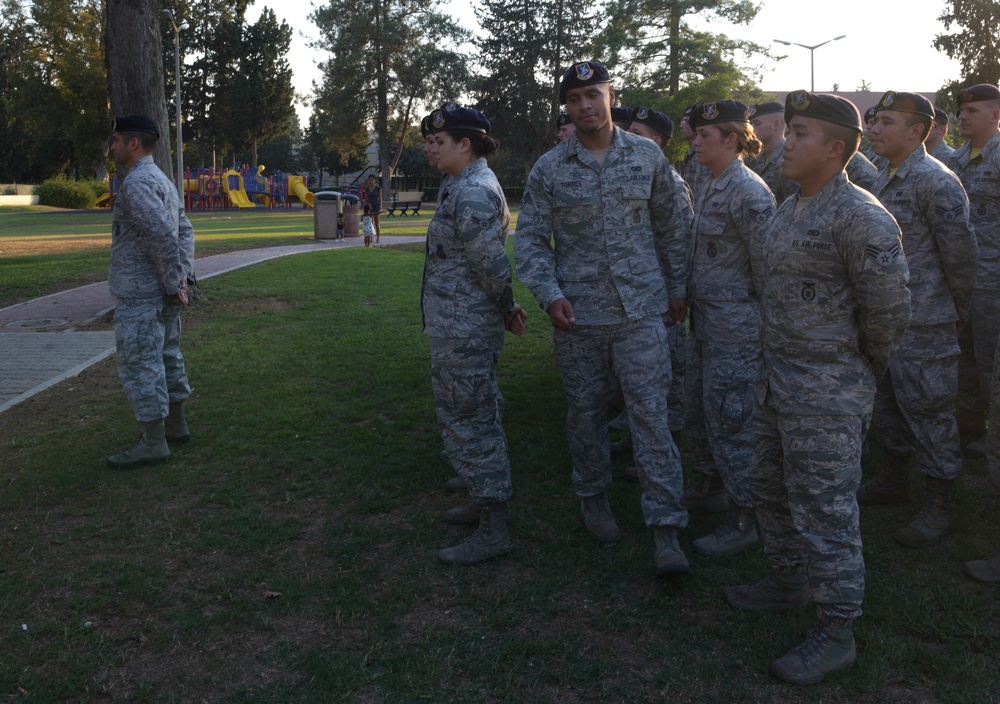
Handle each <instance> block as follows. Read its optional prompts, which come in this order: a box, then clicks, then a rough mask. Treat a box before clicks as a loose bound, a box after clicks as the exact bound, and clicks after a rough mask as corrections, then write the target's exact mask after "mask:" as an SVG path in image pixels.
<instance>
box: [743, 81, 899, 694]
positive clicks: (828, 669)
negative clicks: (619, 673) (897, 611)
mask: <svg viewBox="0 0 1000 704" xmlns="http://www.w3.org/2000/svg"><path fill="white" fill-rule="evenodd" d="M785 122H786V123H787V124H788V134H787V135H786V138H785V161H784V167H785V175H786V176H788V177H789V178H792V179H794V180H796V181H798V182H799V188H800V190H799V193H798V195H797V197H796V198H794V199H793V198H790V199H788V200H787V201H785V202H784V203H783V204H782V205H781V206H780V207H779V208H778V212H777V213H776V214H775V216H774V218H773V219H772V220H771V226H770V228H769V229H768V233H767V238H766V240H765V243H766V244H765V249H764V270H765V271H766V272H767V277H766V278H765V279H764V285H763V290H762V292H761V295H760V301H761V309H762V317H761V324H762V330H761V332H762V339H763V345H764V363H763V365H762V368H761V377H760V379H759V382H758V384H757V389H756V404H755V409H754V421H753V435H754V448H753V454H752V458H751V465H750V484H751V495H752V497H753V502H754V507H755V508H756V510H757V520H758V523H759V525H760V528H761V532H762V535H763V538H764V551H765V553H766V554H767V557H768V560H769V561H770V563H771V569H772V572H771V574H770V575H769V576H768V577H767V578H765V579H764V580H762V581H761V582H758V583H756V584H752V585H745V586H739V587H730V588H729V589H727V590H726V598H727V599H728V601H729V603H730V604H731V605H733V606H735V607H737V608H743V609H749V610H757V611H763V610H786V609H800V608H805V607H806V606H807V605H808V604H809V603H810V602H815V604H816V610H817V620H816V624H815V626H814V628H813V631H812V633H811V635H810V636H809V638H808V639H807V640H806V641H805V642H804V643H802V644H801V645H799V646H798V647H796V648H794V649H793V650H792V651H791V652H789V653H788V654H786V655H785V656H783V657H781V658H779V659H778V660H775V661H774V662H773V663H772V664H771V673H772V674H774V675H775V676H777V677H779V678H781V679H783V680H786V681H789V682H793V683H796V684H814V683H816V682H820V681H822V680H823V679H824V678H825V677H826V676H827V675H829V674H831V673H833V672H837V671H839V670H842V669H845V668H848V667H851V666H852V665H853V664H854V662H855V660H856V657H857V655H856V649H855V645H854V636H853V634H852V623H853V621H854V619H856V618H858V617H859V616H860V615H861V602H862V598H863V596H864V577H865V567H864V560H863V559H862V553H861V531H860V525H859V516H858V505H857V501H856V498H855V494H856V492H857V489H858V484H859V481H860V478H861V442H862V436H863V434H864V432H865V430H866V428H867V425H868V422H869V419H870V417H871V412H872V403H873V400H874V395H875V380H876V379H877V378H878V377H879V376H881V375H882V374H883V373H884V372H885V371H886V369H887V368H888V366H889V360H890V359H891V357H892V355H893V353H894V351H895V350H896V349H897V348H898V346H899V343H900V339H901V338H902V336H903V332H904V331H905V329H906V326H907V325H908V324H909V321H910V295H909V292H908V291H907V288H906V283H907V278H908V275H907V267H906V259H905V257H904V255H903V250H902V244H901V242H900V232H899V228H898V226H897V225H896V222H895V221H894V220H893V218H892V216H891V215H889V213H888V212H886V210H885V209H884V208H883V207H882V206H881V205H879V203H878V201H877V200H876V199H875V198H874V197H873V196H871V195H870V194H868V193H866V192H864V191H862V190H861V189H859V188H857V187H856V186H854V185H853V184H851V183H849V182H848V180H847V176H846V174H845V173H843V168H844V166H845V165H846V163H847V161H848V159H849V158H850V155H851V154H852V153H853V152H854V151H855V150H856V149H857V146H858V143H859V141H860V138H861V116H860V115H859V114H858V111H857V108H856V107H854V105H853V104H852V103H850V102H849V101H847V100H845V99H843V98H840V97H838V96H835V95H829V94H815V93H810V92H809V91H804V90H803V91H795V92H792V93H790V94H789V95H788V96H787V98H786V100H785Z"/></svg>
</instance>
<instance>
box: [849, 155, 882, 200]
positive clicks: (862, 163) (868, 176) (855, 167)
mask: <svg viewBox="0 0 1000 704" xmlns="http://www.w3.org/2000/svg"><path fill="white" fill-rule="evenodd" d="M847 178H848V180H850V182H851V183H853V184H854V185H855V186H857V187H858V188H863V189H865V190H866V191H868V192H869V193H871V192H872V189H873V188H875V179H877V178H878V168H876V166H875V164H873V163H872V162H871V161H870V160H869V159H868V157H866V156H865V155H864V154H862V153H861V152H855V153H854V156H853V157H851V161H850V163H849V164H848V165H847Z"/></svg>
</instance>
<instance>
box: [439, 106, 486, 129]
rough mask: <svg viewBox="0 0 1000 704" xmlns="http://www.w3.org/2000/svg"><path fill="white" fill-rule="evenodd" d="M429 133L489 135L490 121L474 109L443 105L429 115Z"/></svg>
mask: <svg viewBox="0 0 1000 704" xmlns="http://www.w3.org/2000/svg"><path fill="white" fill-rule="evenodd" d="M430 128H431V132H448V131H450V130H472V131H473V132H482V133H483V134H489V133H490V121H489V120H487V119H486V116H485V115H483V113H481V112H479V111H478V110H476V109H475V108H463V107H461V106H460V105H458V104H456V103H445V104H444V106H443V107H441V108H438V109H437V110H435V111H434V112H432V113H431V119H430Z"/></svg>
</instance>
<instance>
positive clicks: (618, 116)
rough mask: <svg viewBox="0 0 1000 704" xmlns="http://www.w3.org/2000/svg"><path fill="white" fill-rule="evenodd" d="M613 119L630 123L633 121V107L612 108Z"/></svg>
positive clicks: (613, 120)
mask: <svg viewBox="0 0 1000 704" xmlns="http://www.w3.org/2000/svg"><path fill="white" fill-rule="evenodd" d="M611 121H612V122H621V123H624V124H628V123H630V122H632V108H625V107H618V108H611Z"/></svg>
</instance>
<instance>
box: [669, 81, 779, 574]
mask: <svg viewBox="0 0 1000 704" xmlns="http://www.w3.org/2000/svg"><path fill="white" fill-rule="evenodd" d="M749 112H750V111H749V108H748V107H747V106H746V105H744V104H743V103H740V102H738V101H735V100H719V101H716V102H714V103H704V104H701V105H698V106H697V107H696V108H695V110H694V111H693V112H692V114H691V116H690V121H689V124H690V127H691V128H692V129H693V130H694V131H695V132H696V135H695V138H694V141H693V142H692V146H693V147H694V150H695V154H696V156H697V159H698V161H699V163H701V164H703V165H705V166H706V167H708V170H709V171H710V172H711V175H712V180H711V181H710V182H709V183H708V184H707V185H706V186H705V188H704V190H703V191H702V192H701V193H700V194H699V195H698V199H697V203H696V204H695V221H694V228H693V229H694V243H693V245H692V261H691V281H690V285H689V287H688V295H689V296H690V305H691V311H692V312H691V328H692V330H693V340H692V343H691V345H690V359H689V362H688V372H687V383H688V404H689V416H690V417H693V418H697V417H699V416H702V415H703V417H704V429H703V431H702V432H700V433H697V432H690V431H689V433H688V442H689V443H690V444H691V445H692V450H694V451H695V454H699V451H701V454H703V455H707V456H710V457H711V460H712V461H713V462H714V464H715V469H716V470H717V472H718V476H719V477H720V478H721V479H722V483H723V485H724V488H725V491H726V495H727V496H728V497H729V502H730V508H729V513H728V514H727V517H726V520H725V521H724V523H723V524H722V525H721V526H719V527H718V528H716V529H715V530H714V531H712V532H711V533H709V534H708V535H706V536H704V537H702V538H699V539H698V540H696V541H694V549H695V551H696V552H698V553H700V554H702V555H710V556H715V557H718V556H722V555H732V554H735V553H738V552H741V551H743V550H745V549H747V548H749V547H750V546H752V545H753V544H754V543H756V542H757V530H756V527H755V524H754V513H753V507H752V505H751V501H750V473H749V470H750V419H751V414H752V411H753V400H754V399H753V385H754V381H755V379H756V377H757V370H758V366H759V364H760V359H761V354H762V351H761V342H760V321H759V318H760V304H759V300H758V294H757V292H758V291H759V290H760V287H759V286H757V285H755V280H757V279H758V277H760V276H761V274H762V272H761V271H760V268H761V265H760V261H761V259H760V257H761V255H762V243H763V239H764V233H765V231H766V228H767V224H768V221H769V220H770V218H771V216H772V215H773V214H774V210H775V204H774V197H773V196H772V195H771V191H770V189H768V187H767V184H765V183H764V181H763V180H761V178H760V177H759V176H757V174H755V173H753V172H752V171H751V170H750V169H749V168H747V167H746V166H745V165H744V164H743V159H742V157H743V156H745V155H749V156H756V155H758V154H759V153H760V150H761V142H760V140H758V139H757V137H756V135H755V134H754V131H753V127H752V126H751V125H750V122H749V119H748V115H749ZM698 411H701V413H699V412H698ZM699 443H700V444H703V445H704V444H707V446H708V447H707V448H705V447H700V448H699V447H694V446H695V445H696V444H699ZM706 449H707V450H708V453H705V450H706Z"/></svg>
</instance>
